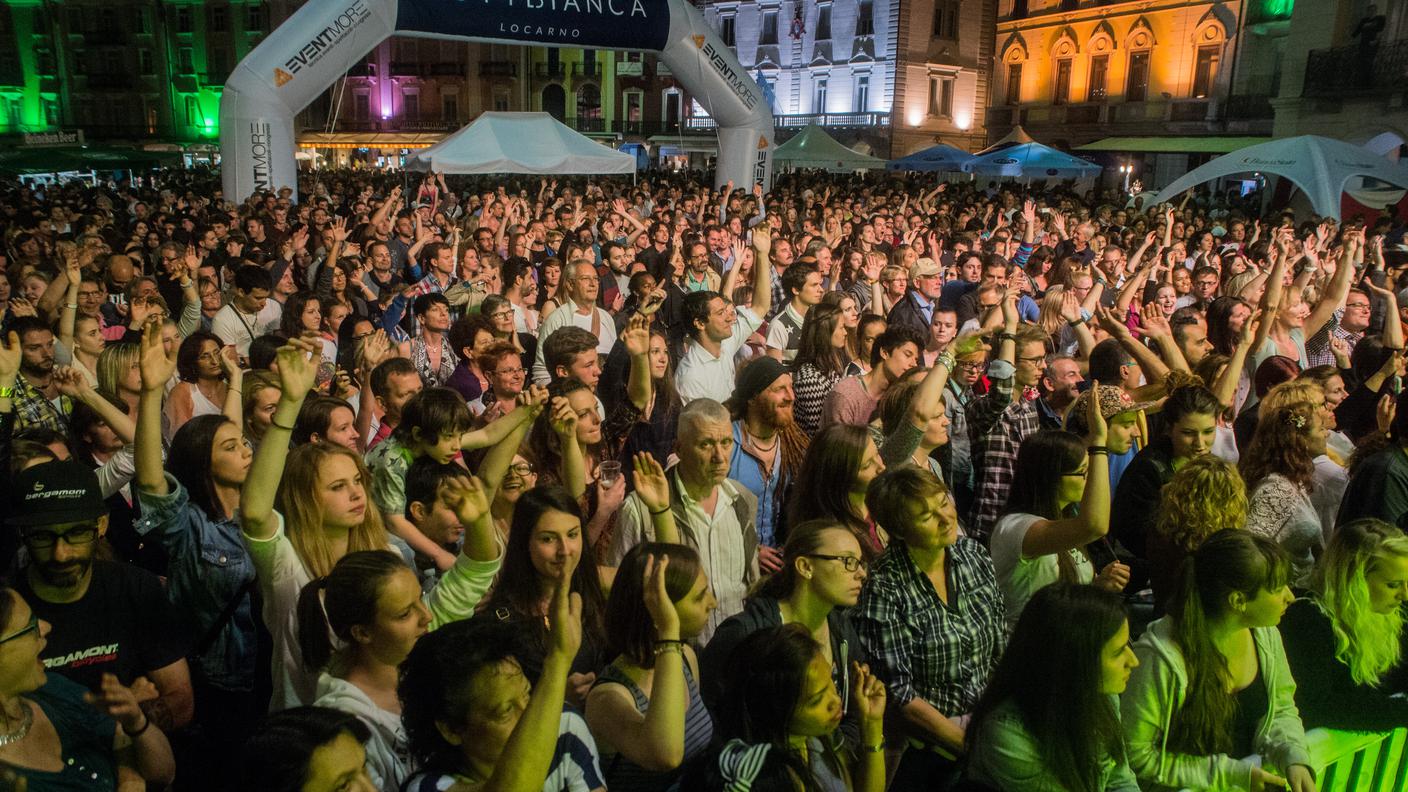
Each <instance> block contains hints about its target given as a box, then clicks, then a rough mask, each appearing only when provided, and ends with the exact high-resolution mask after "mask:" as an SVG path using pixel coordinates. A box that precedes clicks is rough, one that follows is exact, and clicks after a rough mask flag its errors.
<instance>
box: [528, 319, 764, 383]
mask: <svg viewBox="0 0 1408 792" xmlns="http://www.w3.org/2000/svg"><path fill="white" fill-rule="evenodd" d="M762 324H763V321H762V320H761V319H759V318H758V315H757V314H755V313H753V309H751V308H748V307H746V306H745V307H740V308H739V309H738V318H737V319H736V320H734V323H733V335H730V336H729V337H728V338H725V339H724V340H723V341H721V342H720V343H719V355H718V357H714V356H713V355H711V354H710V353H709V351H708V350H706V349H704V347H702V346H700V345H699V342H697V341H695V340H693V339H690V340H689V341H688V342H687V343H686V344H685V349H684V354H683V355H682V356H680V365H679V368H678V369H676V370H675V390H677V391H679V394H680V399H681V400H682V401H684V403H685V404H688V403H689V402H692V401H694V400H695V399H713V400H714V401H717V402H724V401H727V400H728V397H729V396H731V395H733V381H734V374H735V372H734V365H733V359H734V357H735V356H736V355H737V354H738V352H739V350H741V349H743V348H744V347H745V346H747V344H748V337H749V336H751V335H753V333H755V332H757V330H758V328H759V327H761V326H762ZM538 348H539V349H542V344H539V345H538Z"/></svg>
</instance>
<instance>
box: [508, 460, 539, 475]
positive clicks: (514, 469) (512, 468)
mask: <svg viewBox="0 0 1408 792" xmlns="http://www.w3.org/2000/svg"><path fill="white" fill-rule="evenodd" d="M508 472H510V473H512V474H513V475H515V476H518V477H519V478H526V477H528V476H531V475H533V466H532V465H530V464H528V463H527V462H520V463H518V464H517V465H509V466H508Z"/></svg>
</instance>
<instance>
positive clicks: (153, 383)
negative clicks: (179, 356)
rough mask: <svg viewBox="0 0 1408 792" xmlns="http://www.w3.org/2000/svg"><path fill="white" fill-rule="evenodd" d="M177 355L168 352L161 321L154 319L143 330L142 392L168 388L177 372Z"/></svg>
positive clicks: (140, 364) (174, 351) (140, 363)
mask: <svg viewBox="0 0 1408 792" xmlns="http://www.w3.org/2000/svg"><path fill="white" fill-rule="evenodd" d="M176 353H177V350H175V349H173V350H171V351H170V352H167V351H166V345H165V344H163V343H162V342H161V321H160V320H157V319H153V320H152V321H150V322H147V323H146V325H145V326H144V327H143V328H142V357H141V358H140V362H139V366H140V368H141V371H142V390H144V391H147V392H151V391H156V390H162V389H165V388H166V382H167V381H168V380H170V379H171V374H172V372H174V371H175V370H176Z"/></svg>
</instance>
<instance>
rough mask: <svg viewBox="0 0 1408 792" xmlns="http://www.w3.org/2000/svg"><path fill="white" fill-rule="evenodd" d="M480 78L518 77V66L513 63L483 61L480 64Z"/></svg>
mask: <svg viewBox="0 0 1408 792" xmlns="http://www.w3.org/2000/svg"><path fill="white" fill-rule="evenodd" d="M479 76H480V77H517V76H518V64H517V63H514V62H513V61H482V62H480V64H479Z"/></svg>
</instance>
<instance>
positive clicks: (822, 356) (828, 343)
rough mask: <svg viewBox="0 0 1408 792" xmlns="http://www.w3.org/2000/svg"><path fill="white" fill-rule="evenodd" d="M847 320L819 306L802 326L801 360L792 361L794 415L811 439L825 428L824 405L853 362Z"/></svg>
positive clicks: (837, 311)
mask: <svg viewBox="0 0 1408 792" xmlns="http://www.w3.org/2000/svg"><path fill="white" fill-rule="evenodd" d="M832 293H833V294H835V293H836V292H832ZM844 319H845V317H844V316H843V315H842V313H841V309H840V308H838V307H835V306H830V305H817V306H814V307H812V308H811V309H810V310H808V311H807V316H806V319H805V320H804V321H803V322H802V332H801V340H800V341H799V342H798V344H797V357H796V359H794V360H793V361H792V367H793V368H792V370H793V372H794V373H793V377H792V390H793V392H794V393H795V401H794V402H793V403H792V411H793V414H794V415H795V417H796V421H797V428H799V429H801V430H802V431H803V432H805V433H806V434H809V435H810V434H813V433H814V432H816V430H817V427H818V426H820V425H821V406H822V402H824V401H826V395H827V394H828V393H830V392H831V389H832V388H833V387H835V385H836V383H837V382H839V381H840V379H841V377H842V376H843V375H844V374H845V371H846V364H847V363H849V362H850V360H849V356H848V355H847V353H846V344H847V341H848V339H847V334H846V325H845V321H844Z"/></svg>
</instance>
